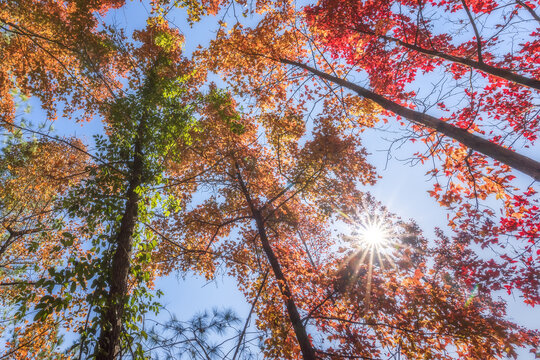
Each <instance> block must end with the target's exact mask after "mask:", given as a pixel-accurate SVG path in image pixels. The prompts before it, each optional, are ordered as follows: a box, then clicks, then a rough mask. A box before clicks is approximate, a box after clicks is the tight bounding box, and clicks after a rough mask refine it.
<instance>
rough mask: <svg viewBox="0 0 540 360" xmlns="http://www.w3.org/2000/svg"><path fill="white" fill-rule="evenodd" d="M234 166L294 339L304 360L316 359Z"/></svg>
mask: <svg viewBox="0 0 540 360" xmlns="http://www.w3.org/2000/svg"><path fill="white" fill-rule="evenodd" d="M235 166H236V174H237V177H238V182H239V183H240V187H241V189H242V192H243V193H244V197H245V198H246V201H247V203H248V206H249V208H250V211H251V214H252V216H253V218H254V220H255V223H256V225H257V231H258V233H259V238H260V239H261V245H262V248H263V251H264V253H265V255H266V257H267V259H268V262H269V263H270V267H271V268H272V271H273V273H274V276H275V278H276V280H277V284H278V287H279V291H280V292H281V295H282V296H283V300H284V302H285V307H286V308H287V313H288V315H289V320H290V322H291V324H292V326H293V329H294V333H295V335H296V340H297V341H298V345H299V346H300V351H301V352H302V357H303V358H304V360H315V359H317V357H316V356H315V350H314V349H313V346H312V344H311V341H310V339H309V336H308V334H307V331H306V328H305V326H304V324H303V323H302V318H301V317H300V313H299V312H298V307H297V306H296V303H295V301H294V298H293V294H292V292H291V289H290V287H289V284H288V282H287V278H286V277H285V274H283V271H282V269H281V265H280V263H279V260H278V258H277V257H276V254H275V253H274V250H273V249H272V246H271V245H270V241H269V240H268V235H267V234H266V227H265V226H264V219H263V217H262V214H261V212H260V210H259V209H257V208H256V206H255V204H254V203H253V201H252V199H251V196H250V195H249V192H248V190H247V187H246V185H245V183H244V181H243V179H242V176H241V174H240V169H239V168H238V165H236V164H235Z"/></svg>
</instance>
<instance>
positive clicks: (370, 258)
mask: <svg viewBox="0 0 540 360" xmlns="http://www.w3.org/2000/svg"><path fill="white" fill-rule="evenodd" d="M364 210H365V211H364V212H361V213H357V214H355V215H354V216H352V217H351V216H347V215H345V214H342V215H344V216H345V219H346V221H347V222H348V223H349V228H350V234H349V235H346V236H345V238H346V239H347V240H349V241H350V242H351V243H352V245H353V246H354V247H356V248H357V249H358V251H357V252H355V254H354V255H353V256H352V258H354V262H357V269H358V268H360V267H361V266H362V265H363V264H365V263H366V260H367V265H368V273H367V279H366V280H367V283H366V294H365V299H364V303H365V306H366V310H368V309H369V307H370V301H371V280H372V276H373V267H374V263H375V262H376V263H377V265H378V266H379V267H380V268H381V271H384V270H385V269H384V264H385V263H386V264H390V265H391V266H394V261H393V259H392V252H393V250H395V249H396V248H397V247H399V246H400V245H399V241H398V240H397V238H398V235H397V234H396V231H395V225H394V223H393V222H392V221H391V220H390V219H389V217H388V216H387V214H386V213H385V212H377V211H373V209H368V208H367V207H365V209H364ZM368 210H371V211H368ZM352 258H351V260H352Z"/></svg>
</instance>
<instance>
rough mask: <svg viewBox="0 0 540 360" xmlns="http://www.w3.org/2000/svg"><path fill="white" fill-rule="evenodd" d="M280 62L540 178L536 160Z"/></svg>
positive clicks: (339, 81)
mask: <svg viewBox="0 0 540 360" xmlns="http://www.w3.org/2000/svg"><path fill="white" fill-rule="evenodd" d="M279 61H280V62H281V63H283V64H288V65H293V66H296V67H299V68H301V69H304V70H307V71H309V72H310V73H312V74H314V75H317V76H319V77H321V78H323V79H325V80H328V81H330V82H332V83H334V84H337V85H340V86H343V87H344V88H347V89H350V90H352V91H354V92H356V93H357V94H358V95H360V96H362V97H364V98H366V99H369V100H371V101H373V102H375V103H376V104H378V105H380V106H381V107H382V108H383V109H385V110H388V111H391V112H393V113H394V114H396V115H399V116H401V117H403V118H405V119H407V120H409V121H411V122H413V123H415V124H419V125H422V126H425V127H428V128H430V129H433V130H435V131H437V132H439V133H441V134H443V135H445V136H448V137H449V138H452V139H454V140H456V141H458V142H459V143H461V144H463V145H465V146H467V147H468V148H470V149H472V150H474V151H477V152H479V153H482V154H484V155H486V156H488V157H490V158H492V159H494V160H497V161H499V162H501V163H502V164H505V165H508V166H509V167H511V168H513V169H516V170H519V171H521V172H522V173H524V174H527V175H529V176H530V177H532V178H533V179H534V180H536V181H540V162H538V161H536V160H533V159H531V158H528V157H526V156H524V155H521V154H518V153H516V152H515V151H512V150H510V149H507V148H505V147H503V146H501V145H498V144H496V143H493V142H491V141H489V140H486V139H483V138H481V137H480V136H477V135H474V134H471V133H470V132H468V131H467V130H464V129H461V128H459V127H456V126H454V125H452V124H449V123H447V122H444V121H442V120H441V119H438V118H436V117H434V116H431V115H427V114H424V113H421V112H418V111H415V110H411V109H409V108H406V107H404V106H401V105H399V104H397V103H395V102H393V101H391V100H388V99H387V98H385V97H384V96H382V95H379V94H376V93H374V92H372V91H370V90H368V89H366V88H363V87H361V86H359V85H356V84H353V83H351V82H349V81H347V80H344V79H341V78H339V77H337V76H334V75H330V74H327V73H325V72H323V71H320V70H317V69H315V68H313V67H311V66H309V65H305V64H302V63H299V62H296V61H293V60H288V59H279Z"/></svg>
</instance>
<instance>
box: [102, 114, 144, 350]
mask: <svg viewBox="0 0 540 360" xmlns="http://www.w3.org/2000/svg"><path fill="white" fill-rule="evenodd" d="M143 126H144V124H143V122H142V121H141V122H140V124H139V126H138V129H137V137H136V139H135V149H134V150H135V153H134V155H133V162H132V166H131V169H130V179H129V184H128V189H127V192H126V197H127V201H126V206H125V208H124V215H123V216H122V220H121V223H120V229H119V230H118V233H117V235H116V250H115V252H114V255H113V258H112V264H111V272H110V275H109V294H108V296H107V299H106V302H105V310H104V312H103V314H102V319H101V333H100V336H99V339H98V344H97V346H98V348H97V351H96V360H114V359H116V357H117V356H118V355H119V354H120V345H121V334H122V326H123V322H122V318H123V314H124V306H125V302H126V294H127V290H128V278H129V270H130V266H131V252H132V247H133V234H134V232H135V226H136V222H137V217H138V208H139V201H140V196H139V195H138V194H137V191H136V190H137V188H138V187H139V186H140V185H141V183H142V176H143V168H144V160H143V155H142V131H143Z"/></svg>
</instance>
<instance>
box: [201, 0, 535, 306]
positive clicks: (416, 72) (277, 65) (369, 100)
mask: <svg viewBox="0 0 540 360" xmlns="http://www.w3.org/2000/svg"><path fill="white" fill-rule="evenodd" d="M385 4H386V3H385ZM415 4H416V3H415ZM415 4H412V5H410V6H411V7H412V8H413V10H414V9H416V10H414V11H413V13H415V14H419V15H418V17H417V18H418V19H419V20H418V21H419V22H420V24H423V23H424V22H426V21H427V20H423V19H424V18H425V16H424V17H423V16H421V15H422V14H423V11H427V10H425V9H424V8H423V7H422V6H420V8H418V6H417V5H415ZM430 4H431V3H430ZM437 4H438V3H434V4H431V5H429V7H430V9H431V10H430V14H431V13H435V12H436V11H439V13H440V12H444V11H446V10H445V9H446V8H445V7H444V5H440V6H438V5H437ZM452 4H454V3H452ZM387 5H388V4H387ZM363 6H365V7H366V10H365V12H367V13H368V15H370V16H372V18H369V19H370V20H369V21H372V22H374V23H380V24H383V21H382V20H381V19H385V17H384V16H383V15H381V16H380V17H376V16H379V15H380V14H379V11H380V12H383V13H384V12H385V11H386V12H387V13H388V12H390V13H391V14H394V13H393V12H394V11H397V12H399V11H400V9H402V10H401V11H405V10H406V7H405V5H403V6H402V7H401V8H398V7H396V9H394V8H392V7H390V5H388V6H386V5H385V6H382V7H380V8H379V7H378V6H377V5H376V4H375V3H372V2H366V3H364V2H356V1H353V2H332V1H328V2H321V4H320V6H319V7H311V8H307V9H306V11H305V12H304V9H296V8H295V7H294V5H292V4H289V3H287V2H283V3H279V4H276V6H267V7H266V8H264V10H262V13H263V14H264V15H263V17H262V19H261V20H260V21H258V22H257V23H255V24H254V25H253V26H251V27H248V26H245V25H243V24H241V23H236V24H235V25H234V26H231V27H230V29H226V28H222V29H221V30H220V32H218V36H217V38H216V40H215V41H214V42H213V43H212V45H211V46H210V47H209V49H208V50H206V51H204V52H201V53H200V54H201V56H202V57H203V58H204V59H206V60H207V61H208V63H209V66H210V68H212V69H213V70H214V71H219V72H220V73H222V74H224V76H225V77H226V78H227V79H228V81H229V84H230V86H231V87H232V88H233V89H234V90H235V91H237V92H238V94H239V95H241V96H245V97H246V98H250V99H253V100H254V101H255V102H256V104H257V106H258V108H259V109H262V111H265V110H266V109H270V111H273V110H275V109H278V111H279V109H280V108H281V106H282V105H280V102H284V101H286V102H288V103H289V104H290V103H293V104H295V106H297V107H298V108H300V109H304V111H305V114H307V115H309V114H310V113H311V112H310V111H308V110H307V109H306V106H307V105H308V104H310V102H311V101H312V100H313V99H315V100H319V101H320V104H321V105H318V106H323V107H328V108H330V107H331V108H333V109H334V110H335V111H337V112H341V113H344V114H346V116H345V117H344V118H345V119H346V120H345V121H344V124H343V125H344V126H351V127H353V128H355V127H356V128H357V129H358V131H359V132H361V131H363V129H365V128H369V127H373V126H374V124H375V123H376V122H377V117H376V116H375V114H374V113H373V111H374V110H375V111H376V112H377V111H378V112H379V114H380V116H379V119H381V118H382V120H383V121H384V122H388V121H389V118H395V119H396V120H398V122H397V123H398V124H401V125H406V122H405V120H406V119H409V120H410V121H412V125H409V126H408V128H407V131H408V133H406V134H405V135H404V136H403V137H402V138H401V140H400V139H398V140H396V142H397V143H398V145H396V147H397V146H399V144H400V143H403V142H404V141H406V140H408V139H411V140H412V141H417V140H418V139H420V140H421V142H422V143H423V144H425V146H426V149H425V151H419V152H417V153H415V154H414V155H413V157H412V159H413V160H411V162H412V163H419V162H422V163H424V162H428V161H429V162H431V163H433V169H432V170H430V171H429V172H428V174H429V175H430V176H431V177H432V178H433V179H434V180H435V181H434V185H433V186H434V189H433V191H431V192H430V194H431V195H432V196H434V197H435V198H436V199H437V200H438V202H439V203H440V204H441V205H442V206H444V207H447V208H448V209H449V210H450V211H451V217H450V220H451V221H450V222H449V225H450V226H451V227H453V228H454V229H455V230H456V231H457V232H460V233H462V234H461V235H459V236H461V238H462V240H463V239H464V237H467V238H468V239H469V240H468V241H469V243H470V244H473V243H478V244H479V245H481V246H482V247H483V248H485V247H493V245H494V244H496V245H497V246H499V245H500V246H501V247H500V250H501V251H502V253H503V254H504V255H503V256H502V257H501V256H500V255H499V254H496V253H494V256H493V257H492V258H491V259H490V260H494V261H493V262H491V263H490V265H488V263H484V262H483V261H479V262H477V260H479V259H475V261H474V262H475V263H477V264H480V263H484V264H483V265H482V266H480V265H479V266H480V267H483V268H484V271H482V273H483V274H484V275H483V280H482V281H486V278H489V277H490V275H488V273H490V274H491V276H494V278H493V281H492V282H491V284H492V285H493V288H494V289H500V288H501V286H502V285H504V286H507V287H509V288H521V291H522V292H523V295H524V300H525V302H527V303H529V304H535V303H536V300H535V299H537V298H538V292H537V291H536V290H532V289H533V288H536V287H535V285H534V284H535V280H534V278H537V276H536V275H534V274H538V271H539V269H538V265H537V264H538V254H536V252H537V250H538V249H537V245H536V244H537V240H536V239H537V237H536V235H533V234H537V231H536V229H535V227H534V226H533V227H531V222H530V221H529V222H528V224H529V225H528V227H527V230H525V231H523V232H522V234H521V235H519V234H518V233H519V231H518V230H517V228H516V227H507V226H505V225H504V224H505V223H513V220H512V218H514V219H515V217H514V214H517V215H516V216H521V215H520V214H527V215H526V216H527V218H528V219H531V220H532V219H536V218H537V217H536V206H537V205H536V203H537V199H536V198H535V197H534V195H535V194H536V192H535V191H534V189H529V188H528V186H525V187H523V186H521V187H520V186H517V185H514V183H515V182H514V181H512V180H513V179H514V178H515V176H514V175H512V174H510V173H509V172H510V171H511V170H510V168H509V167H508V166H507V165H510V167H513V166H515V168H516V169H519V170H520V171H524V172H525V173H527V174H529V175H530V176H531V177H532V178H533V179H535V178H536V177H537V176H536V175H535V174H536V173H537V171H538V162H537V161H536V160H533V159H530V158H524V157H522V155H520V154H518V153H517V152H516V151H514V150H511V149H509V148H508V145H504V144H503V143H502V142H503V141H508V142H509V143H508V144H513V146H519V145H518V144H523V145H522V146H523V147H524V148H526V147H528V146H532V145H533V144H534V136H535V135H534V133H535V132H536V131H537V129H536V126H537V125H536V124H537V122H536V120H535V116H534V114H535V108H534V106H529V105H527V104H532V100H533V97H534V92H533V91H536V90H531V89H530V88H528V87H525V86H521V85H520V84H517V83H512V82H509V81H508V80H501V79H500V78H499V77H496V76H493V75H489V74H488V73H485V72H482V71H480V70H476V69H475V68H472V67H467V66H466V65H464V64H460V63H456V62H450V63H449V65H448V66H450V68H449V69H450V70H449V71H443V69H445V68H444V66H446V65H445V64H447V63H446V62H445V61H443V60H442V59H440V58H433V57H432V56H428V55H426V54H422V53H418V52H413V51H412V50H411V49H410V48H407V47H403V46H400V45H399V44H396V45H394V44H393V43H387V42H386V41H383V40H384V39H382V40H381V38H380V37H378V36H373V35H370V34H368V35H366V34H358V32H357V31H356V29H349V28H347V27H348V26H349V25H350V24H349V23H348V21H350V23H351V24H352V25H351V26H356V25H358V24H357V23H358V22H359V21H364V22H367V24H368V25H369V24H370V23H369V21H368V20H366V19H365V18H360V17H359V16H360V15H358V14H356V13H355V9H356V8H358V9H360V10H362V9H363ZM449 6H450V5H449ZM452 6H453V5H451V6H450V7H449V9H448V11H450V10H451V9H454V8H453V7H452ZM516 6H518V7H522V6H521V5H519V4H517V5H516ZM426 7H427V5H426ZM456 9H457V8H456ZM492 10H493V9H492ZM333 11H337V12H338V11H342V12H343V16H341V15H337V16H335V19H340V20H336V22H337V25H336V29H333V28H331V27H330V28H329V27H328V26H333V25H332V24H333V23H332V22H330V21H329V22H325V21H324V19H325V16H326V15H328V16H329V17H330V16H333V15H332V14H334V12H333ZM415 11H416V12H415ZM478 11H479V10H478ZM489 11H491V10H489ZM489 11H488V12H489ZM319 13H320V16H319V15H318V14H319ZM454 13H455V14H457V15H459V14H462V15H463V14H465V16H466V13H467V12H466V11H465V10H463V12H461V13H458V12H451V14H454ZM339 14H341V13H339ZM391 14H390V15H388V16H389V17H390V18H391V19H392V16H393V15H391ZM512 14H513V13H512ZM362 15H363V13H362ZM457 15H456V16H457ZM400 16H401V17H406V18H404V19H403V21H401V20H400V21H397V20H396V21H394V23H395V24H397V25H395V24H394V23H392V22H389V23H388V27H390V30H392V28H391V27H392V26H397V27H399V26H406V24H409V23H408V22H407V21H408V20H407V19H408V16H409V15H408V13H406V14H405V13H404V14H399V13H398V14H397V15H395V17H396V18H397V19H401V17H400ZM516 16H517V15H513V16H512V17H511V19H512V21H514V20H515V18H516ZM524 16H530V14H529V12H525V13H524ZM357 18H358V19H357ZM341 19H343V23H342V22H341V21H342V20H341ZM467 19H468V17H467ZM355 21H356V22H355ZM435 21H436V20H433V21H432V23H427V22H426V24H425V25H421V26H422V29H421V31H422V34H424V35H422V36H425V37H426V39H429V36H428V35H429V34H430V32H429V31H428V30H429V29H430V26H438V27H440V28H450V25H452V23H449V24H448V26H446V27H444V24H441V23H440V21H442V20H437V21H439V22H437V23H436V22H435ZM466 21H467V22H469V20H466ZM411 22H412V20H411ZM325 24H328V25H325ZM393 24H394V25H393ZM360 25H361V24H360ZM360 25H358V26H360ZM340 26H341V27H340ZM411 26H412V25H411ZM419 26H420V25H419ZM486 26H487V25H486ZM360 27H361V28H362V29H364V30H365V27H362V26H360ZM423 27H426V28H427V30H424V28H423ZM511 28H512V26H510V25H508V27H507V26H506V25H503V26H502V29H503V30H505V31H506V30H507V29H511ZM406 29H407V31H409V30H408V28H406ZM333 30H335V31H333ZM390 30H388V31H390ZM340 31H344V32H345V33H344V34H345V35H346V36H343V37H341V32H340ZM419 31H420V30H419ZM505 31H503V32H501V34H499V35H500V37H501V39H502V37H503V35H504V33H505ZM413 34H414V32H413ZM406 35H407V36H409V37H410V34H409V33H408V32H407V33H406ZM385 36H386V35H385ZM400 36H401V35H400ZM403 36H405V35H403ZM436 36H437V35H433V37H436ZM449 36H451V34H450V35H444V36H442V38H444V39H446V40H445V41H446V42H445V43H449V41H450V38H449ZM525 36H529V35H527V34H526V35H525ZM534 36H536V35H535V33H534V32H533V34H532V35H530V36H529V37H534ZM396 38H399V37H396ZM511 40H512V37H511V36H510V34H509V35H508V37H507V39H506V40H504V41H507V42H508V41H511ZM403 41H405V40H403ZM426 41H427V40H426ZM501 41H503V40H501ZM531 41H532V40H531ZM532 43H533V42H531V44H532ZM370 44H371V45H370ZM468 44H469V45H470V43H468ZM369 46H372V47H375V49H376V51H375V50H374V51H370V49H371V48H370V47H369ZM418 46H424V47H425V46H427V45H425V44H420V45H418ZM483 46H484V47H483V51H484V53H485V54H488V53H489V52H488V49H489V47H488V46H487V45H483ZM448 47H449V48H452V49H453V47H452V46H450V45H448ZM463 47H464V48H466V46H465V45H464V46H463ZM509 48H510V47H509ZM224 49H226V51H224ZM362 49H364V50H363V51H362ZM430 49H431V48H430ZM357 50H358V51H357ZM436 50H437V51H442V50H441V49H439V48H436ZM443 50H445V49H443ZM445 51H446V50H445ZM448 51H449V53H450V54H453V55H452V56H458V55H459V54H456V53H453V52H452V51H451V50H448ZM463 51H465V50H463ZM493 52H495V50H493ZM527 53H529V54H530V56H529V57H531V59H534V50H533V48H532V47H530V46H529V45H527V44H525V45H524V46H523V52H522V53H520V54H518V53H513V54H511V55H512V56H514V58H515V61H516V62H519V61H521V60H519V59H521V56H522V55H521V54H523V56H524V57H527V55H526V54H527ZM459 56H462V55H459ZM486 56H487V55H486ZM490 56H491V55H490ZM493 56H499V54H498V53H494V54H493ZM501 56H502V55H501ZM509 56H510V55H508V56H505V57H504V59H507V58H508V57H509ZM387 58H388V61H387V60H386V59H387ZM341 59H343V60H345V61H346V62H345V63H344V62H343V61H341ZM419 59H420V60H419ZM501 59H503V58H502V57H501ZM504 59H503V60H500V62H497V61H496V60H491V58H490V57H489V56H487V60H484V62H488V61H490V62H489V64H491V65H490V66H492V67H494V66H496V67H498V68H501V69H503V70H504V69H507V70H508V67H507V66H506V65H505V62H504ZM477 62H478V61H477ZM388 64H394V66H395V67H396V68H397V67H398V66H401V65H403V66H404V68H403V71H390V70H389V69H387V68H386V67H385V66H386V65H388ZM426 64H428V65H426ZM524 66H525V65H524ZM457 69H462V70H463V71H465V72H463V71H457ZM467 69H468V71H469V74H470V75H471V76H472V77H466V74H467V73H466V71H467ZM508 71H511V69H510V70H508ZM512 71H513V70H512ZM519 71H520V70H516V71H515V72H516V73H519ZM536 71H537V69H536V67H534V66H533V67H531V66H529V65H527V66H526V68H525V69H524V70H523V72H524V74H525V75H524V74H522V76H528V77H530V78H533V79H534V76H536V75H534V74H535V72H536ZM422 73H425V74H424V75H422ZM527 74H530V75H527ZM347 76H349V77H351V78H352V77H353V76H354V77H357V78H360V79H365V80H366V81H368V82H370V84H371V85H372V88H373V89H369V88H368V86H364V85H361V82H358V81H356V82H355V81H351V80H348V79H347ZM482 76H485V77H486V79H485V80H482ZM454 77H456V79H454ZM415 78H418V79H419V80H420V79H422V78H423V79H427V80H429V81H430V82H431V83H433V88H432V87H431V86H430V87H427V86H423V88H427V89H425V90H424V89H422V87H421V89H420V90H421V91H420V92H419V93H418V94H416V93H417V92H418V91H417V90H416V89H414V88H411V86H412V85H411V84H415V83H414V82H413V80H414V79H415ZM432 78H433V79H432ZM508 78H511V77H508ZM490 82H491V83H490ZM521 82H523V81H521ZM448 84H452V85H451V86H449V85H448ZM477 84H478V85H477ZM494 84H495V85H494ZM499 85H500V86H499ZM407 86H409V87H407ZM477 87H481V88H482V89H484V90H482V91H483V93H482V94H483V95H480V92H479V90H478V91H477V89H476V88H477ZM346 90H352V91H353V93H352V94H351V93H348V92H347V91H346ZM495 99H497V100H495ZM499 100H500V101H499ZM461 104H463V105H461ZM439 105H441V106H442V110H441V109H439V110H436V108H437V106H439ZM289 106H290V105H289ZM516 107H518V108H516ZM415 108H416V109H415ZM422 108H423V109H424V110H422ZM448 109H452V111H453V114H452V111H450V110H448ZM454 109H456V110H454ZM458 109H459V110H458ZM370 112H371V114H370ZM426 112H427V113H426ZM429 112H432V113H433V114H434V115H428V114H429ZM392 114H395V115H396V116H392ZM515 114H519V116H518V118H519V119H520V120H518V118H516V117H515V116H514V115H515ZM516 121H517V122H516ZM530 126H532V127H530ZM520 129H521V130H520ZM442 135H445V136H442ZM514 135H515V136H516V137H514ZM446 136H448V137H450V138H451V139H454V140H457V141H458V143H455V142H453V141H448V139H447V138H446ZM486 137H488V138H486ZM484 145H486V147H484ZM488 148H489V149H491V150H487V149H488ZM477 151H478V152H477ZM482 153H483V154H484V155H486V154H487V155H488V156H487V157H486V156H484V155H482ZM505 154H507V155H508V156H507V155H505ZM490 157H491V158H492V159H490ZM414 159H417V160H414ZM509 159H513V160H510V162H508V160H509ZM505 164H506V165H505ZM445 178H447V179H445ZM445 183H446V184H447V186H446V187H444V186H443V185H441V184H445ZM515 191H518V192H519V194H515V193H514V192H515ZM514 196H517V197H518V198H519V199H522V200H524V201H525V202H521V203H522V204H523V207H521V211H516V207H515V203H516V200H515V199H514ZM494 198H495V199H494ZM492 199H494V200H500V201H499V205H497V206H499V208H500V209H501V212H502V214H503V217H504V218H505V219H506V220H501V219H498V218H497V216H498V214H497V213H496V212H494V211H492V210H491V208H492V206H491V205H488V204H487V201H492ZM518 201H521V200H518ZM525 203H526V204H525ZM510 229H511V230H510ZM506 230H510V231H506ZM525 234H527V235H525ZM501 237H510V238H515V239H517V240H518V242H517V243H516V245H517V246H516V248H515V249H512V248H511V247H510V246H504V241H500V238H501ZM510 259H511V260H510ZM512 261H517V263H512ZM488 262H489V261H488ZM463 265H464V266H465V267H466V268H469V267H468V266H466V265H465V264H463ZM501 266H502V267H505V268H506V270H505V273H506V275H507V276H504V277H503V276H502V273H500V272H494V271H493V270H495V268H496V267H501ZM469 270H472V269H470V268H469ZM469 270H468V271H469ZM472 271H473V272H474V270H472ZM496 274H497V275H496ZM499 275H501V276H499ZM503 279H504V280H503ZM498 280H500V282H502V283H503V284H501V285H497V283H498ZM525 284H527V285H525ZM531 290H532V291H531Z"/></svg>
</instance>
